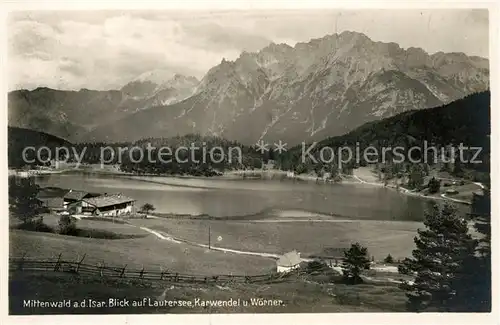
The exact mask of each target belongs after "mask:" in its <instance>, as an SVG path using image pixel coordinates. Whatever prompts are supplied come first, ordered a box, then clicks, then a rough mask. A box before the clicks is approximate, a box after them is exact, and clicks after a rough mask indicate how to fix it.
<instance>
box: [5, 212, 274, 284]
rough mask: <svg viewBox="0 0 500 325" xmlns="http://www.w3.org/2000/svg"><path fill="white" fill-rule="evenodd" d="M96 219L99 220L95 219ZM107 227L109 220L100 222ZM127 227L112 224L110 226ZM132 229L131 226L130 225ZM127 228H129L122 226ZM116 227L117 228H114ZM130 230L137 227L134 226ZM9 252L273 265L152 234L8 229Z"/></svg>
mask: <svg viewBox="0 0 500 325" xmlns="http://www.w3.org/2000/svg"><path fill="white" fill-rule="evenodd" d="M94 222H98V221H94ZM101 223H102V224H103V225H104V224H106V226H103V227H109V223H108V222H101ZM119 226H120V227H126V225H114V226H113V227H119ZM130 228H131V229H134V228H132V227H130ZM123 229H128V228H123ZM115 230H116V229H115ZM133 231H137V229H134V230H133ZM9 243H10V245H9V249H10V254H9V255H10V256H13V257H21V256H23V255H24V254H26V257H28V258H37V259H40V258H57V257H58V255H59V254H62V259H64V260H74V261H77V260H79V259H81V258H82V257H83V256H84V255H85V254H86V257H85V263H92V264H93V263H96V264H97V263H105V265H111V266H117V267H121V266H124V265H127V266H128V267H130V268H136V269H140V268H142V267H143V266H144V268H145V269H146V270H151V271H160V267H162V268H163V270H165V271H166V270H169V271H172V272H180V273H187V274H242V275H247V274H248V275H253V274H262V273H266V272H268V271H270V270H273V269H275V261H274V260H272V259H268V258H261V257H254V256H242V255H236V254H225V253H222V252H217V251H209V250H207V249H203V248H198V247H192V246H188V245H184V244H176V243H171V242H168V241H165V240H160V239H158V238H157V237H155V236H153V235H147V236H146V237H142V238H133V239H113V240H108V239H95V238H81V237H73V236H63V235H58V234H52V233H41V232H32V231H23V230H11V231H10V238H9Z"/></svg>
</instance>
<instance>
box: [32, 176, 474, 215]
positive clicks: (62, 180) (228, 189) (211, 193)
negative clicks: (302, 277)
mask: <svg viewBox="0 0 500 325" xmlns="http://www.w3.org/2000/svg"><path fill="white" fill-rule="evenodd" d="M36 180H37V183H38V184H39V185H40V186H42V187H45V186H57V187H62V188H71V189H75V190H84V191H89V192H100V193H122V194H124V195H127V196H130V197H132V198H134V199H136V200H137V203H136V204H137V206H140V205H142V204H144V203H146V202H148V203H151V204H153V205H154V206H155V207H156V212H160V213H174V214H190V215H199V214H208V215H211V216H215V217H227V216H229V217H230V216H246V215H254V214H260V213H266V211H271V210H281V211H288V212H289V214H299V215H300V214H301V212H303V213H304V216H306V215H310V214H311V213H313V214H314V213H321V214H333V215H336V216H340V217H343V218H352V219H369V220H399V221H422V220H423V212H424V210H425V209H426V207H427V206H428V205H429V204H430V203H432V202H433V201H431V200H428V199H422V198H419V197H414V196H407V195H404V194H402V193H398V192H396V191H394V190H392V189H387V188H383V187H376V186H371V185H366V184H316V183H309V182H301V181H293V180H283V181H277V180H240V179H237V180H232V179H231V180H228V179H215V178H213V179H201V178H177V177H145V176H137V177H134V176H124V175H102V174H90V173H77V172H73V173H66V174H50V175H41V176H37V178H36ZM459 209H460V211H462V212H466V211H467V209H468V207H464V206H460V207H459Z"/></svg>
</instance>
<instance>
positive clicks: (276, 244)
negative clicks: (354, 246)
mask: <svg viewBox="0 0 500 325" xmlns="http://www.w3.org/2000/svg"><path fill="white" fill-rule="evenodd" d="M288 221H290V220H288ZM130 222H131V223H132V224H134V225H139V226H143V227H148V228H150V229H153V230H158V231H162V232H165V233H167V234H169V235H171V236H173V237H175V238H180V239H184V240H188V241H192V242H196V243H202V244H208V228H209V226H210V237H211V244H212V245H213V246H217V247H223V248H231V249H238V250H247V251H255V252H265V253H278V254H279V253H285V252H287V251H290V250H293V249H296V250H297V251H299V252H301V254H302V255H303V256H308V255H322V254H323V255H324V254H325V252H324V250H325V249H327V248H330V247H331V248H345V247H349V246H350V244H351V243H354V242H356V241H359V242H360V243H361V244H362V245H364V246H366V247H368V251H369V254H370V255H373V256H374V257H375V259H376V260H382V259H383V258H385V257H386V256H387V254H391V255H392V256H393V257H395V258H404V257H407V256H410V254H411V251H412V250H413V249H414V242H413V238H414V237H415V235H416V231H417V228H419V227H422V225H421V224H420V223H417V222H395V221H372V220H362V221H358V220H350V221H345V222H344V221H342V222H320V221H304V222H272V220H267V221H266V220H261V221H218V220H199V219H174V218H157V219H134V220H131V221H130Z"/></svg>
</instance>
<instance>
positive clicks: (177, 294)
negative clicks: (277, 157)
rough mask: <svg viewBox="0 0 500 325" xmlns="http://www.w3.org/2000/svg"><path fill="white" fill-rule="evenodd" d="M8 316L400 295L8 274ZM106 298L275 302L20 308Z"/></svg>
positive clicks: (375, 287) (352, 307)
mask: <svg viewBox="0 0 500 325" xmlns="http://www.w3.org/2000/svg"><path fill="white" fill-rule="evenodd" d="M9 287H10V290H11V292H10V299H9V309H10V313H11V314H36V313H44V314H67V313H75V314H112V313H115V314H117V313H120V314H130V313H136V314H137V313H228V312H235V313H243V312H244V313H256V312H260V313H269V312H271V313H298V312H301V313H323V312H398V311H404V302H405V296H404V292H403V291H401V290H400V289H399V288H398V287H397V285H395V284H386V283H365V284H360V285H354V286H353V285H345V284H340V283H332V282H324V281H322V280H318V279H315V278H314V277H313V276H307V277H296V278H291V279H289V280H286V281H285V282H281V283H270V284H246V283H231V284H227V285H224V286H221V285H212V284H206V285H205V284H196V285H190V284H179V283H169V282H166V281H156V282H153V281H146V280H140V281H138V280H129V279H110V278H105V277H104V278H101V277H90V276H76V275H72V274H67V273H56V272H47V273H40V272H38V273H33V272H31V273H30V272H11V274H10V276H9ZM109 297H114V298H118V299H124V298H126V299H127V300H128V301H130V302H132V301H134V300H135V301H142V300H143V299H144V298H150V299H151V300H163V299H166V300H187V301H192V302H194V300H195V299H197V298H199V299H201V300H229V299H240V300H241V301H243V300H246V301H249V300H250V299H255V298H262V299H266V300H267V299H274V300H281V301H282V303H281V304H280V305H278V306H263V307H262V306H251V303H249V305H248V306H246V307H245V306H243V305H240V306H234V307H228V306H224V307H201V306H197V307H192V308H189V307H152V306H148V305H145V306H142V307H132V306H130V307H126V308H107V307H103V308H93V309H92V308H76V309H66V308H52V309H50V308H43V309H42V308H23V307H22V302H23V299H35V298H36V299H38V300H41V301H61V300H63V299H66V300H68V299H69V300H71V301H72V302H75V301H77V302H80V301H82V300H83V299H87V300H88V299H93V300H95V301H104V300H105V301H107V300H108V299H109Z"/></svg>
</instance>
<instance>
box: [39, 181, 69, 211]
mask: <svg viewBox="0 0 500 325" xmlns="http://www.w3.org/2000/svg"><path fill="white" fill-rule="evenodd" d="M66 192H67V190H65V189H62V188H59V187H44V188H41V189H40V191H39V192H38V194H37V196H36V198H37V199H38V201H39V202H40V204H41V205H42V207H44V208H46V209H47V211H48V212H54V213H60V212H63V211H64V210H65V209H66V207H65V205H64V200H63V196H64V194H65V193H66Z"/></svg>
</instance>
